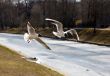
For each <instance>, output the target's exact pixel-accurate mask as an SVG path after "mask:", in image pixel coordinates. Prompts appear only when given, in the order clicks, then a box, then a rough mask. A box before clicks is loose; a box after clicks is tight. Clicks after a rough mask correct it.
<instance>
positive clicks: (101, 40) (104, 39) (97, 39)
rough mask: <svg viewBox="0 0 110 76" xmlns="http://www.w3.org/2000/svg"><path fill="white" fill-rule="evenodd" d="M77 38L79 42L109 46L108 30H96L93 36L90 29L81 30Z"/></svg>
mask: <svg viewBox="0 0 110 76" xmlns="http://www.w3.org/2000/svg"><path fill="white" fill-rule="evenodd" d="M79 36H80V39H81V41H87V42H92V43H98V44H106V45H110V29H109V30H108V29H107V30H106V29H96V33H95V34H94V33H93V29H91V28H90V29H88V28H87V29H81V30H80V31H79Z"/></svg>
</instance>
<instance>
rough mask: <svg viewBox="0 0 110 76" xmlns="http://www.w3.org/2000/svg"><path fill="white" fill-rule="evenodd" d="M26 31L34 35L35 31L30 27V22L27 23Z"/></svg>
mask: <svg viewBox="0 0 110 76" xmlns="http://www.w3.org/2000/svg"><path fill="white" fill-rule="evenodd" d="M27 30H28V33H29V34H35V33H36V32H35V29H34V28H33V27H32V25H31V24H30V22H28V23H27Z"/></svg>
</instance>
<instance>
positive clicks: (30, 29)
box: [24, 22, 51, 50]
mask: <svg viewBox="0 0 110 76" xmlns="http://www.w3.org/2000/svg"><path fill="white" fill-rule="evenodd" d="M27 30H28V33H25V34H24V40H25V41H28V43H29V42H30V41H31V40H33V39H35V40H37V41H38V42H39V43H41V44H42V45H43V46H44V47H45V48H47V49H49V50H51V49H50V47H49V46H47V44H46V43H45V42H43V41H42V40H41V39H40V38H39V34H37V33H36V32H35V29H34V28H33V27H32V26H31V24H30V22H28V23H27Z"/></svg>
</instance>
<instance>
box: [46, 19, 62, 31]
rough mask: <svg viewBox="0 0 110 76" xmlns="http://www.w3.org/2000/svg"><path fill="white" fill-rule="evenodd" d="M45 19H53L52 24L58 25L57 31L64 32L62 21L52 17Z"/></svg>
mask: <svg viewBox="0 0 110 76" xmlns="http://www.w3.org/2000/svg"><path fill="white" fill-rule="evenodd" d="M45 20H48V21H53V23H52V24H54V25H55V26H56V27H57V31H58V32H63V24H62V23H61V22H59V21H57V20H54V19H50V18H46V19H45Z"/></svg>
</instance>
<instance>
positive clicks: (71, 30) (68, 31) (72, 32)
mask: <svg viewBox="0 0 110 76" xmlns="http://www.w3.org/2000/svg"><path fill="white" fill-rule="evenodd" d="M64 33H70V34H71V35H73V34H75V35H76V37H77V40H79V36H78V33H77V31H76V30H75V29H70V30H67V31H65V32H64Z"/></svg>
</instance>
